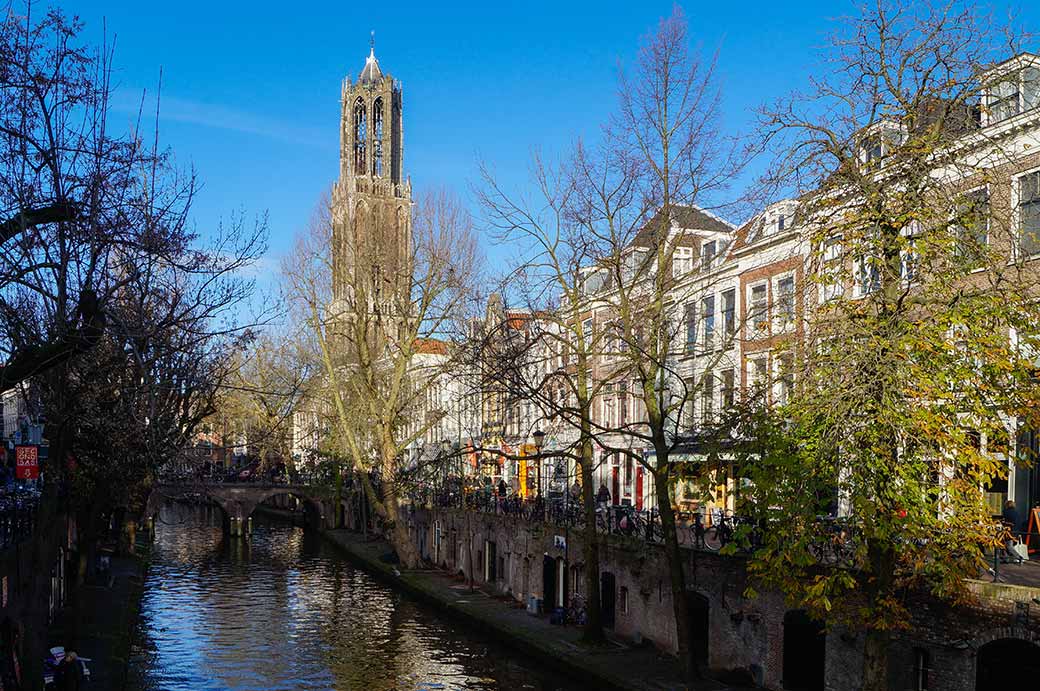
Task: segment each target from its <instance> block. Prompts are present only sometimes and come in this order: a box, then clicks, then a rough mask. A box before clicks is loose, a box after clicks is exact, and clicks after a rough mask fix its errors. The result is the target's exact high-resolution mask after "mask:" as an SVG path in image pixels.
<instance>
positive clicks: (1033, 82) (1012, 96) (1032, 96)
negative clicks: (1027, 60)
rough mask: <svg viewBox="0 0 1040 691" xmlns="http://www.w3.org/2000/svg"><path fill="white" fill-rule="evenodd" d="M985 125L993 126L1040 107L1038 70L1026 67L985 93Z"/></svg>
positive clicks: (1039, 71) (1039, 73)
mask: <svg viewBox="0 0 1040 691" xmlns="http://www.w3.org/2000/svg"><path fill="white" fill-rule="evenodd" d="M985 100H986V109H987V112H988V118H987V121H986V122H987V123H988V124H994V123H997V122H1000V121H1002V120H1007V119H1008V118H1010V117H1013V116H1015V115H1018V114H1019V113H1024V112H1026V111H1027V110H1032V109H1033V108H1036V107H1037V106H1038V105H1040V69H1038V68H1036V67H1026V68H1025V69H1022V70H1018V71H1017V72H1012V73H1011V74H1009V75H1007V76H1006V77H1005V78H1004V79H1002V80H1000V81H999V82H996V83H995V84H992V85H991V86H990V87H989V88H988V90H987V92H986V99H985Z"/></svg>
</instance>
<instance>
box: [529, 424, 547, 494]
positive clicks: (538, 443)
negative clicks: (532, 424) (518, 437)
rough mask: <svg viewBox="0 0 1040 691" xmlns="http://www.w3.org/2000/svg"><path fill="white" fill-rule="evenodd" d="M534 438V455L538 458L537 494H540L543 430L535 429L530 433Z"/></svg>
mask: <svg viewBox="0 0 1040 691" xmlns="http://www.w3.org/2000/svg"><path fill="white" fill-rule="evenodd" d="M531 436H532V437H533V438H534V450H535V457H536V458H537V459H538V496H541V495H542V446H543V445H544V444H545V432H543V431H542V430H540V429H536V430H535V431H534V433H532V434H531Z"/></svg>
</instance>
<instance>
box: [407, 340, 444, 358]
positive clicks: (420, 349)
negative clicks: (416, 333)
mask: <svg viewBox="0 0 1040 691" xmlns="http://www.w3.org/2000/svg"><path fill="white" fill-rule="evenodd" d="M415 352H417V353H425V354H428V355H447V354H448V344H447V343H445V342H444V341H440V340H437V339H436V338H417V339H415Z"/></svg>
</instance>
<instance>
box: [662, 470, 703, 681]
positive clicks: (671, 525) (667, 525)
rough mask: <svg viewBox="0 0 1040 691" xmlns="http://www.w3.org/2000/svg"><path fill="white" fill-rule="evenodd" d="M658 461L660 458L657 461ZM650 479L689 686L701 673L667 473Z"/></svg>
mask: <svg viewBox="0 0 1040 691" xmlns="http://www.w3.org/2000/svg"><path fill="white" fill-rule="evenodd" d="M660 457H661V456H660V455H659V456H658V458H660ZM653 478H654V489H655V491H656V494H657V510H658V512H659V513H660V514H661V532H662V533H663V536H664V551H665V555H666V556H667V558H668V581H669V583H670V584H671V587H672V613H673V614H674V616H675V640H676V643H677V647H678V655H679V662H680V663H681V664H682V671H683V679H685V680H686V681H687V682H689V681H692V680H693V679H698V678H700V670H699V669H698V668H697V663H696V661H695V660H694V659H693V656H692V655H691V654H690V613H689V611H688V609H687V605H686V574H685V572H684V569H683V555H682V551H681V550H680V549H679V536H678V534H677V533H676V530H675V513H674V512H673V511H672V498H671V496H670V495H669V492H668V473H667V471H666V470H663V469H661V468H660V467H658V468H657V469H655V470H654V472H653Z"/></svg>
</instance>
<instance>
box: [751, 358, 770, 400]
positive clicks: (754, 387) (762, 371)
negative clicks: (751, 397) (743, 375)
mask: <svg viewBox="0 0 1040 691" xmlns="http://www.w3.org/2000/svg"><path fill="white" fill-rule="evenodd" d="M767 366H768V360H767V359H766V357H765V356H764V355H763V356H761V357H755V358H751V360H749V361H748V388H749V389H751V392H752V394H757V393H759V391H760V390H761V389H762V388H763V387H765V385H766V382H767V381H768V379H769V377H768V374H767V370H766V368H767Z"/></svg>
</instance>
